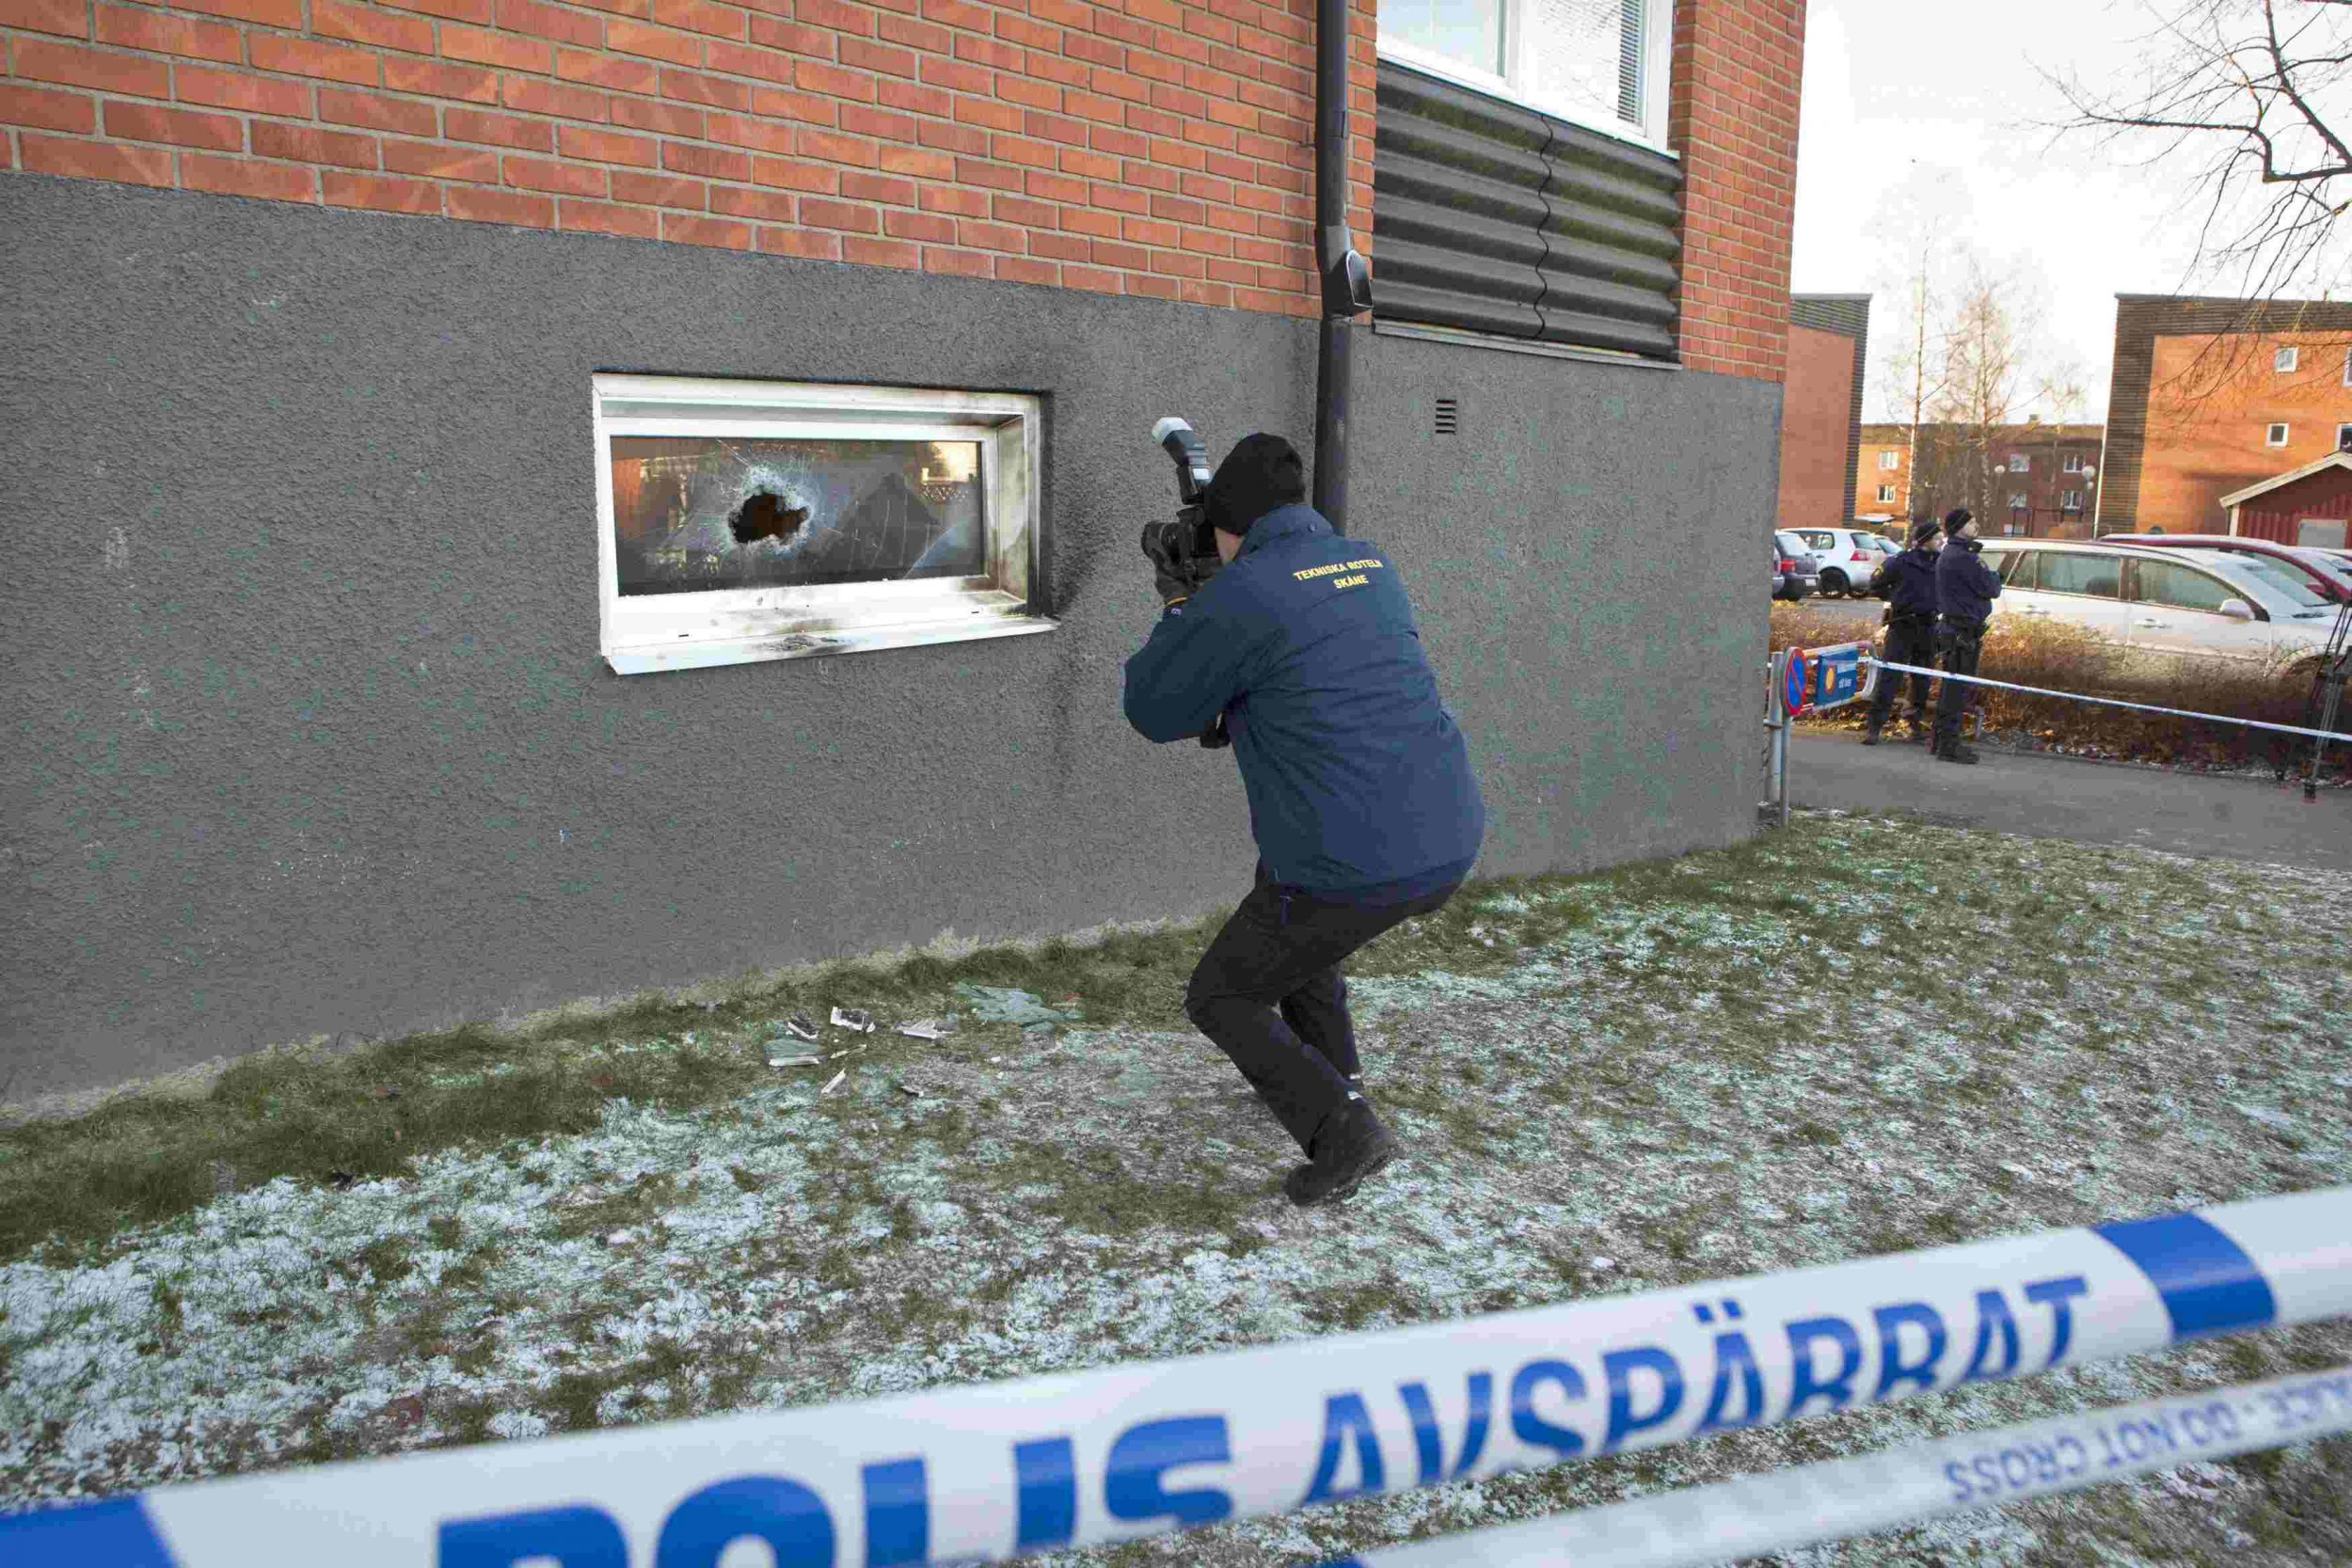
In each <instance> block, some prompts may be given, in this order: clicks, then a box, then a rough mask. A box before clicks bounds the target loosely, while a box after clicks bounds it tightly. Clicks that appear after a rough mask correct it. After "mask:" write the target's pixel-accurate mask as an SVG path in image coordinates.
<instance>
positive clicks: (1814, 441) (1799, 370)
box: [1779, 326, 1854, 528]
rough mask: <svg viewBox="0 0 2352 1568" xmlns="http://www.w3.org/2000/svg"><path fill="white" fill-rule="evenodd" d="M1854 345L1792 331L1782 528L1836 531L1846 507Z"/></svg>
mask: <svg viewBox="0 0 2352 1568" xmlns="http://www.w3.org/2000/svg"><path fill="white" fill-rule="evenodd" d="M1853 356H1854V347H1853V340H1852V339H1851V338H1849V337H1846V336H1845V335H1844V334H1842V333H1837V332H1817V331H1815V330H1814V329H1812V328H1811V327H1805V326H1791V327H1790V328H1789V329H1788V385H1787V390H1786V391H1785V393H1784V394H1783V396H1782V398H1781V404H1780V523H1779V526H1780V527H1782V528H1832V527H1837V526H1840V525H1842V524H1843V523H1844V522H1845V521H1846V519H1847V517H1848V516H1849V515H1851V514H1850V513H1849V512H1848V510H1847V507H1846V455H1847V447H1848V443H1849V441H1850V440H1851V437H1852V436H1853Z"/></svg>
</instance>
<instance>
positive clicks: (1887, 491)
mask: <svg viewBox="0 0 2352 1568" xmlns="http://www.w3.org/2000/svg"><path fill="white" fill-rule="evenodd" d="M1893 499H1895V487H1894V486H1893V485H1891V484H1882V485H1880V486H1879V500H1880V502H1881V503H1882V504H1883V503H1885V502H1889V501H1892V500H1893Z"/></svg>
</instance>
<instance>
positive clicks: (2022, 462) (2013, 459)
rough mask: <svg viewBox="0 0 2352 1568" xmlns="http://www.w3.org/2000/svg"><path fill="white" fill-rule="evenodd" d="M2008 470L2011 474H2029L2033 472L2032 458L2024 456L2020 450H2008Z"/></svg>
mask: <svg viewBox="0 0 2352 1568" xmlns="http://www.w3.org/2000/svg"><path fill="white" fill-rule="evenodd" d="M2009 472H2010V473H2013V474H2029V473H2031V472H2033V459H2032V458H2030V457H2028V456H2026V454H2025V453H2024V452H2022V451H2013V452H2010V454H2009Z"/></svg>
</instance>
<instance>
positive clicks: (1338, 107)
mask: <svg viewBox="0 0 2352 1568" xmlns="http://www.w3.org/2000/svg"><path fill="white" fill-rule="evenodd" d="M1348 9H1349V0H1315V260H1316V265H1317V267H1318V268H1319V269H1320V271H1321V273H1322V278H1323V321H1322V339H1321V342H1320V343H1319V345H1318V351H1317V354H1316V357H1315V494H1314V502H1315V510H1316V511H1317V512H1320V513H1322V514H1323V515H1324V518H1325V520H1326V521H1327V522H1328V523H1329V524H1330V525H1331V529H1332V531H1333V532H1335V533H1345V532H1346V531H1347V394H1348V388H1349V384H1350V382H1352V381H1353V380H1354V378H1355V341H1356V334H1355V331H1354V328H1353V323H1354V320H1355V317H1356V313H1357V312H1358V311H1359V310H1364V309H1370V308H1371V305H1372V290H1371V283H1370V279H1369V277H1368V276H1367V271H1366V268H1365V265H1364V259H1363V258H1362V257H1361V256H1359V255H1358V254H1357V253H1356V240H1355V236H1354V235H1353V234H1351V233H1350V232H1349V231H1348V228H1347V151H1348V147H1347V55H1348V42H1349V36H1348Z"/></svg>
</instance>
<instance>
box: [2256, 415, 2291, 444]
mask: <svg viewBox="0 0 2352 1568" xmlns="http://www.w3.org/2000/svg"><path fill="white" fill-rule="evenodd" d="M2293 434H2294V432H2293V431H2291V430H2290V429H2289V428H2288V427H2287V424H2286V421H2285V420H2273V421H2272V422H2271V423H2270V425H2269V426H2267V427H2266V428H2265V430H2264V431H2263V445H2264V446H2265V447H2283V446H2285V445H2286V444H2287V437H2288V436H2291V435H2293Z"/></svg>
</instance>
